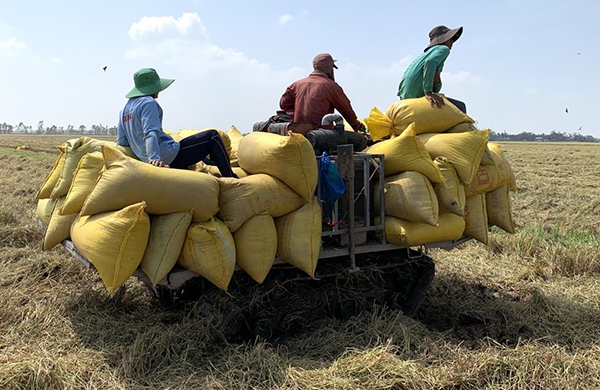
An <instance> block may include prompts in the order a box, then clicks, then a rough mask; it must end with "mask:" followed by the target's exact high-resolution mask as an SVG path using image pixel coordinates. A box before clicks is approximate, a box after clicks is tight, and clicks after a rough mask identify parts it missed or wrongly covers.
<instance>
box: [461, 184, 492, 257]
mask: <svg viewBox="0 0 600 390" xmlns="http://www.w3.org/2000/svg"><path fill="white" fill-rule="evenodd" d="M465 222H466V226H465V235H467V236H469V237H473V238H474V239H476V240H477V241H479V242H481V243H483V244H485V245H487V244H488V229H489V228H488V217H487V210H486V204H485V195H483V194H479V195H473V196H470V197H468V198H467V207H465Z"/></svg>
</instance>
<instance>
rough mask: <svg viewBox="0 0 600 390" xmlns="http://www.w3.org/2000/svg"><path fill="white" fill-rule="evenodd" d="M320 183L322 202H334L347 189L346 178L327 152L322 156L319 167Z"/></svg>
mask: <svg viewBox="0 0 600 390" xmlns="http://www.w3.org/2000/svg"><path fill="white" fill-rule="evenodd" d="M319 183H320V184H321V202H324V203H329V204H333V203H335V201H336V200H338V198H339V197H340V196H342V194H343V193H344V191H346V185H345V184H344V180H342V177H341V176H340V173H339V172H338V169H337V167H336V166H335V165H333V164H332V163H331V159H330V158H329V156H327V152H323V155H322V156H321V165H320V167H319Z"/></svg>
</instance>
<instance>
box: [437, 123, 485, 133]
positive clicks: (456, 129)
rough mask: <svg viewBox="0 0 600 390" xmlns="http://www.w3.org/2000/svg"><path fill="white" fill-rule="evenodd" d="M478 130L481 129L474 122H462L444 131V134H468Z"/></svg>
mask: <svg viewBox="0 0 600 390" xmlns="http://www.w3.org/2000/svg"><path fill="white" fill-rule="evenodd" d="M477 130H479V129H478V128H477V127H476V126H475V125H474V124H473V123H472V122H461V123H459V124H457V125H454V126H452V127H451V128H449V129H448V130H446V131H444V133H466V132H468V131H477Z"/></svg>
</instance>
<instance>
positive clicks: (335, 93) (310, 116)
mask: <svg viewBox="0 0 600 390" xmlns="http://www.w3.org/2000/svg"><path fill="white" fill-rule="evenodd" d="M335 61H336V60H334V59H333V58H332V57H331V55H330V54H326V53H323V54H319V55H317V56H316V57H315V58H314V59H313V69H314V70H313V72H312V73H311V74H310V75H308V77H305V78H303V79H300V80H298V81H296V82H294V83H293V84H291V85H290V86H289V87H287V89H286V91H285V93H284V94H283V95H282V96H281V99H280V101H279V106H280V107H281V109H282V110H285V111H286V112H290V113H291V112H293V114H292V115H293V118H292V119H293V120H294V122H309V123H312V125H313V126H314V127H313V129H325V130H328V131H331V128H332V127H331V125H330V124H327V125H322V119H323V117H324V116H325V115H327V114H332V113H333V112H334V110H338V112H339V113H340V114H341V115H342V116H343V117H344V119H345V120H346V121H347V122H348V123H349V124H350V126H352V129H354V131H344V132H343V134H337V133H336V134H337V135H336V137H337V138H338V140H337V144H344V143H351V144H353V145H354V150H355V151H357V152H358V151H361V150H363V149H364V148H365V147H366V146H367V138H366V137H365V136H364V135H363V134H361V133H360V132H364V131H366V129H365V125H364V124H363V123H362V122H361V121H359V120H358V118H357V117H356V114H355V113H354V110H353V109H352V105H351V104H350V100H349V99H348V97H347V96H346V94H345V93H344V90H343V89H342V87H340V86H339V85H338V84H337V83H336V82H335V77H334V74H333V69H334V68H336V69H337V66H336V65H335ZM304 135H305V136H306V138H307V139H308V140H309V141H310V142H311V144H312V145H313V147H315V149H317V147H316V146H317V145H316V144H317V143H319V139H320V138H321V137H320V136H321V135H325V136H326V135H330V134H328V133H327V132H325V133H323V130H313V131H309V132H308V133H305V134H304Z"/></svg>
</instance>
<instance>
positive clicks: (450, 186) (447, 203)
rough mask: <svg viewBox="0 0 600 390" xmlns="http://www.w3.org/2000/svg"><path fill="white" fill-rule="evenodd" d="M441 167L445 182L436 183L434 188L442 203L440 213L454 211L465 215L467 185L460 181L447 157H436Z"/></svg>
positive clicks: (435, 161)
mask: <svg viewBox="0 0 600 390" xmlns="http://www.w3.org/2000/svg"><path fill="white" fill-rule="evenodd" d="M433 162H434V163H435V165H437V166H438V168H440V171H441V172H442V175H443V176H444V179H445V181H444V183H435V184H434V185H433V189H434V190H435V194H436V195H437V199H438V202H439V204H440V213H453V214H456V215H459V216H461V217H462V216H464V215H465V211H464V210H465V205H466V203H467V199H466V196H465V187H464V185H463V184H462V183H461V182H460V179H459V177H458V174H457V173H456V169H455V168H454V166H453V165H452V164H450V162H449V161H448V159H447V158H445V157H436V159H435V160H434V161H433Z"/></svg>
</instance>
